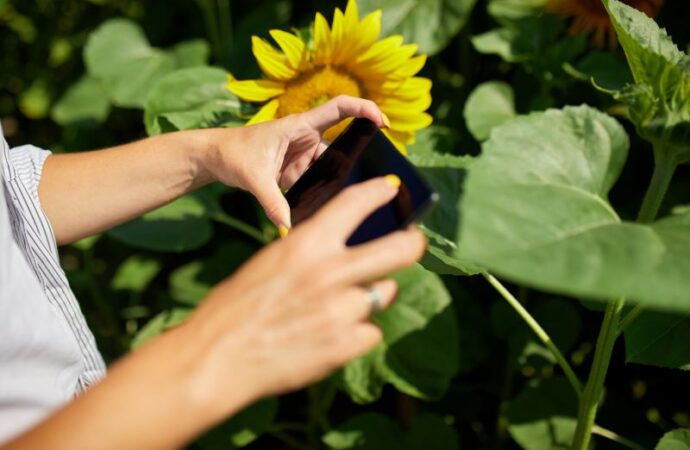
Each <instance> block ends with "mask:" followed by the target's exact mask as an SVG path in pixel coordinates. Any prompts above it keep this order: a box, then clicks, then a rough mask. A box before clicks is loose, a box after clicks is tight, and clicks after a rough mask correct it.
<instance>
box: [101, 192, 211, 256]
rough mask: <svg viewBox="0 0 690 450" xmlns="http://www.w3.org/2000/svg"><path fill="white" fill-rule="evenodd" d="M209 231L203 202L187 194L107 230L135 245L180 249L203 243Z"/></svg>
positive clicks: (147, 247) (175, 250) (156, 248)
mask: <svg viewBox="0 0 690 450" xmlns="http://www.w3.org/2000/svg"><path fill="white" fill-rule="evenodd" d="M212 232H213V229H212V226H211V222H210V220H209V218H208V215H207V208H206V206H205V205H204V204H203V203H202V202H201V201H200V200H198V199H197V198H196V197H193V196H190V195H188V196H185V197H181V198H179V199H177V200H175V201H173V202H172V203H169V204H168V205H165V206H163V207H162V208H159V209H157V210H155V211H152V212H150V213H147V214H144V215H143V216H142V217H141V218H138V219H134V220H133V221H131V222H128V223H126V224H124V225H120V226H119V227H117V228H114V229H112V230H110V231H109V232H108V234H109V235H110V236H113V237H114V238H116V239H119V240H120V241H122V242H124V243H126V244H129V245H132V246H135V247H140V248H145V249H148V250H156V251H160V252H183V251H187V250H192V249H195V248H198V247H201V246H202V245H204V244H205V243H206V242H208V240H209V239H211V234H212Z"/></svg>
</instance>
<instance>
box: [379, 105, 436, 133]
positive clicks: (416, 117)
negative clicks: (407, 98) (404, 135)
mask: <svg viewBox="0 0 690 450" xmlns="http://www.w3.org/2000/svg"><path fill="white" fill-rule="evenodd" d="M386 114H388V118H389V119H390V120H391V128H392V129H394V130H398V131H417V130H421V129H422V128H426V127H428V126H429V125H431V122H433V118H432V117H431V116H430V115H429V114H427V113H414V114H400V113H399V112H398V111H390V110H389V111H387V112H386Z"/></svg>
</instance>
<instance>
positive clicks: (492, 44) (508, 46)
mask: <svg viewBox="0 0 690 450" xmlns="http://www.w3.org/2000/svg"><path fill="white" fill-rule="evenodd" d="M501 22H502V25H503V26H501V27H499V28H495V29H493V30H490V31H487V32H485V33H482V34H480V35H477V36H474V37H473V38H472V45H474V48H475V49H476V50H477V51H478V52H480V53H485V54H495V55H498V56H500V57H501V58H502V59H503V60H505V61H507V62H511V63H520V64H522V65H523V66H524V67H525V69H526V70H527V71H529V72H531V73H534V74H536V75H539V76H540V77H542V78H543V79H544V80H546V81H548V82H549V83H555V84H563V82H567V81H568V80H569V79H570V77H566V76H565V72H564V70H563V66H564V65H565V64H566V63H569V62H572V61H573V60H574V59H575V58H576V57H577V56H578V55H579V54H581V53H582V51H583V50H584V49H585V46H586V41H585V38H584V36H583V35H582V34H580V35H576V36H563V34H564V31H565V23H564V22H563V20H561V19H560V18H558V17H556V16H553V15H550V14H534V15H524V16H516V17H509V18H506V19H505V20H502V21H501Z"/></svg>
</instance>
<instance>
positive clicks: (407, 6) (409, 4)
mask: <svg viewBox="0 0 690 450" xmlns="http://www.w3.org/2000/svg"><path fill="white" fill-rule="evenodd" d="M475 2H476V0H403V1H400V0H360V1H359V2H357V4H358V6H359V8H360V9H361V11H362V13H363V14H364V13H368V12H371V11H374V10H376V9H381V10H383V15H382V18H381V32H382V34H383V35H391V34H402V35H403V36H404V38H405V41H406V42H410V43H415V44H417V45H418V46H419V52H420V53H427V54H429V55H433V54H435V53H438V52H440V51H441V50H443V49H444V48H445V47H446V45H448V43H449V42H450V40H451V39H453V37H454V36H455V35H456V34H458V32H459V31H460V29H462V27H463V25H465V23H466V22H467V19H468V18H469V16H470V14H471V13H472V9H473V8H474V4H475ZM363 14H362V15H363Z"/></svg>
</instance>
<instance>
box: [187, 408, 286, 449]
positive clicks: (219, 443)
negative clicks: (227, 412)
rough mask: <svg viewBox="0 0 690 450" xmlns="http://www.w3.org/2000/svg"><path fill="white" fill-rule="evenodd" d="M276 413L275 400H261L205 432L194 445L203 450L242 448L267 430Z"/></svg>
mask: <svg viewBox="0 0 690 450" xmlns="http://www.w3.org/2000/svg"><path fill="white" fill-rule="evenodd" d="M277 413H278V400H277V399H275V398H268V399H266V400H262V401H260V402H258V403H255V404H253V405H251V406H249V407H248V408H246V409H244V410H242V411H240V412H239V413H238V414H235V415H234V416H232V417H231V418H230V419H228V420H226V421H225V422H223V423H222V424H220V425H218V426H216V427H215V428H213V429H212V430H210V431H208V432H206V434H204V435H203V436H201V437H200V438H199V439H198V440H197V441H196V443H197V445H198V446H199V447H201V448H202V449H204V450H218V449H223V450H233V449H237V448H241V447H244V446H246V445H249V444H251V443H252V442H254V441H255V440H256V438H258V437H259V435H260V434H262V433H263V432H265V431H266V430H267V429H268V427H269V426H270V425H271V424H272V423H273V420H274V419H275V417H276V414H277Z"/></svg>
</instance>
